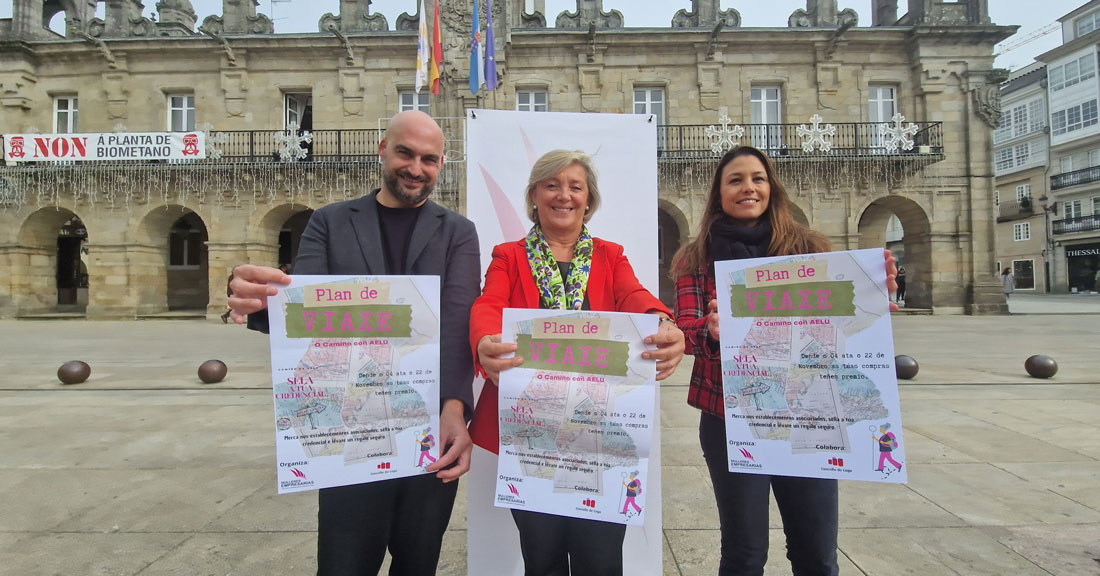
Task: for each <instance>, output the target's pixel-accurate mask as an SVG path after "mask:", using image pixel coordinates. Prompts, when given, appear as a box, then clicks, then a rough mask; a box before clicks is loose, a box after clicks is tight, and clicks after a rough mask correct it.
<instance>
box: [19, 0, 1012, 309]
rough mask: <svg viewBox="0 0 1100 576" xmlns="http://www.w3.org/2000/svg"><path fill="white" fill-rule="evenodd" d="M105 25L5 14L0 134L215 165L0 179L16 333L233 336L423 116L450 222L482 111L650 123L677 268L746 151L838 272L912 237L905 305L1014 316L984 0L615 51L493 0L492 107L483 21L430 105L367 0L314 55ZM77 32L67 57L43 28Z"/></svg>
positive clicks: (51, 170) (149, 24)
mask: <svg viewBox="0 0 1100 576" xmlns="http://www.w3.org/2000/svg"><path fill="white" fill-rule="evenodd" d="M106 4H107V10H106V18H105V19H104V20H100V19H97V18H95V17H94V14H95V1H94V0H49V1H45V2H44V1H42V0H16V1H15V5H14V15H13V18H12V19H11V20H7V21H0V127H3V130H4V131H5V132H8V133H34V132H42V133H58V132H99V133H106V132H113V131H119V132H148V131H164V130H183V131H189V130H203V131H206V132H207V135H208V138H207V147H208V152H209V157H208V158H207V159H206V160H205V161H202V162H187V163H146V164H136V163H126V162H117V163H110V162H108V163H97V164H95V165H89V164H86V163H78V164H65V163H50V164H47V163H38V164H33V163H28V164H21V165H8V166H4V167H0V204H2V206H0V272H2V273H0V317H12V316H31V315H37V314H44V313H50V312H54V311H58V310H63V311H64V310H69V311H74V312H75V313H78V314H86V316H87V317H88V318H133V317H140V316H144V315H156V314H162V313H165V312H166V311H170V310H180V309H186V310H194V309H196V308H197V309H199V310H201V311H202V313H204V314H205V315H207V316H209V317H215V316H217V315H219V314H220V313H221V312H222V311H223V310H224V309H225V302H226V296H225V286H224V284H225V279H226V276H227V274H228V272H229V270H230V268H231V267H232V266H233V265H234V264H237V263H241V262H255V263H263V264H271V265H274V264H276V263H278V262H285V261H289V260H290V259H291V258H292V256H293V253H294V248H295V244H296V242H297V237H298V235H299V234H300V232H301V229H302V227H303V226H304V223H305V221H306V220H307V219H308V214H309V213H310V211H311V210H312V209H315V208H317V207H319V206H321V205H324V204H326V203H329V202H333V201H337V200H341V199H344V198H348V197H354V196H359V195H361V194H362V193H364V192H366V191H367V190H369V189H370V188H371V187H373V186H374V185H375V184H376V183H377V181H378V176H379V174H378V164H377V156H376V154H377V146H378V141H379V138H380V135H381V131H382V130H383V129H384V127H385V122H386V119H387V118H389V117H390V116H391V115H393V114H394V113H396V112H398V111H399V110H402V109H408V108H420V109H425V110H428V111H430V113H431V114H432V115H433V116H435V117H437V118H439V119H440V123H441V125H442V126H443V127H444V130H445V133H446V134H447V138H448V142H447V154H448V160H449V162H448V165H447V167H446V168H445V169H444V171H443V173H444V176H443V177H442V181H441V185H440V187H439V192H438V197H439V199H441V200H442V201H443V203H445V204H448V205H450V206H451V207H453V208H456V209H459V210H461V209H462V207H463V203H464V180H465V173H464V164H463V147H462V143H463V135H464V130H463V129H464V124H463V121H462V120H461V119H462V118H464V117H465V111H466V110H467V109H470V108H501V109H520V110H530V111H542V110H550V111H568V112H604V113H644V114H650V115H651V116H653V118H654V120H655V121H656V122H658V124H659V126H660V127H659V130H658V138H659V141H658V149H659V152H658V158H657V159H656V161H657V162H658V173H659V193H660V197H659V207H660V208H659V209H660V213H659V222H660V224H661V227H660V231H659V233H660V236H661V242H660V245H661V254H660V260H661V262H662V266H667V262H668V260H669V257H670V256H671V254H672V253H673V252H674V251H675V249H676V248H677V247H678V246H679V245H680V244H681V243H682V242H683V241H684V240H685V239H687V238H689V237H691V236H692V235H694V234H696V233H697V232H698V229H697V228H698V222H699V219H700V217H701V214H702V210H703V204H702V201H703V198H704V197H705V194H706V188H707V187H708V186H709V179H710V175H711V172H712V170H713V163H714V152H713V151H712V146H717V147H718V148H719V150H720V149H721V148H722V147H726V146H729V145H730V144H753V145H757V146H759V147H762V148H764V149H765V150H766V151H768V152H769V153H770V154H771V155H772V156H773V157H774V158H775V159H776V162H777V165H778V167H779V170H780V173H781V175H782V177H783V178H784V180H785V182H786V184H787V188H788V190H789V192H790V194H791V196H792V199H793V200H794V203H795V205H796V208H797V216H798V217H799V218H800V219H802V220H803V221H805V222H807V223H808V224H810V225H811V226H812V227H813V228H815V229H817V230H819V231H821V232H823V233H825V234H827V235H828V236H829V237H830V238H831V239H832V240H833V242H834V244H835V245H836V247H837V248H838V249H854V248H864V247H879V246H883V245H884V244H885V242H886V225H887V222H888V221H889V220H890V219H891V217H893V216H896V217H897V218H898V220H899V221H900V222H901V224H902V227H903V229H904V238H903V243H904V248H905V250H904V252H905V266H906V268H907V270H908V272H909V288H908V292H909V295H908V299H907V304H908V305H909V306H913V307H920V308H928V309H932V310H934V311H936V312H937V313H964V312H965V313H985V312H999V311H1003V310H1004V301H1003V298H1002V297H1001V296H1000V294H999V285H998V284H997V283H996V280H995V278H994V273H995V264H994V259H993V251H992V249H991V246H992V243H993V233H994V228H993V226H994V224H993V218H992V214H993V207H992V195H993V178H992V162H993V160H992V147H991V137H992V130H993V126H994V125H995V124H996V122H997V120H998V119H999V117H1000V110H999V100H998V98H997V95H998V92H997V86H998V83H999V80H1000V79H999V78H997V76H996V74H995V72H994V71H993V69H992V63H993V54H992V51H993V46H994V45H995V44H996V43H998V42H1000V41H1002V40H1004V39H1005V38H1007V37H1008V36H1010V35H1011V34H1012V33H1013V32H1014V31H1015V28H1014V27H1010V26H998V25H995V24H993V23H991V22H990V21H989V17H988V9H987V5H986V0H959V1H957V2H944V1H942V0H909V2H908V11H907V12H906V13H905V14H901V15H900V16H899V8H898V1H897V0H876V1H875V3H874V10H873V14H871V25H870V26H860V25H859V15H858V14H856V13H855V12H853V11H852V10H840V9H839V8H838V6H837V2H836V0H808V1H807V3H806V8H805V9H799V10H797V11H795V12H794V13H793V14H792V15H791V17H790V21H789V26H788V27H786V28H753V27H751V23H750V22H741V17H740V15H739V14H738V13H737V12H736V10H734V9H726V10H721V9H720V6H719V1H718V0H693V1H692V8H691V10H686V9H684V10H680V11H678V12H676V13H675V14H669V21H670V26H669V28H667V29H664V30H655V29H652V28H644V29H642V28H629V27H625V26H624V25H623V24H624V18H623V15H622V14H620V13H618V12H617V11H610V12H609V11H606V10H604V9H603V6H602V2H601V0H578V1H577V6H576V10H575V11H570V12H563V13H562V14H560V15H557V17H556V18H555V20H554V22H555V27H552V28H551V27H547V20H548V17H549V16H548V15H546V14H545V13H544V9H543V6H544V3H543V2H541V1H538V0H536V2H535V11H534V13H527V12H525V11H524V6H525V2H524V1H523V0H499V1H498V2H495V3H494V5H493V11H494V12H493V21H494V24H495V25H496V30H495V32H496V53H497V62H498V63H497V70H498V79H499V80H500V86H499V88H498V89H497V90H494V91H492V92H484V91H482V92H480V93H479V94H477V95H474V94H472V93H471V92H470V91H469V89H468V88H467V77H466V76H467V70H466V68H467V62H468V60H469V47H468V46H469V37H470V29H471V21H470V14H471V12H472V0H440V2H439V5H440V11H441V21H442V35H443V39H444V40H443V42H444V52H445V56H444V66H443V74H444V82H443V88H442V91H441V95H440V96H439V97H434V96H429V95H428V94H427V93H426V92H421V93H420V94H416V93H414V92H413V86H414V65H415V58H416V49H415V46H416V32H415V30H416V22H417V15H415V14H413V15H410V14H404V15H402V16H401V17H399V18H398V19H397V22H396V23H395V24H394V25H393V26H391V25H390V23H389V22H387V21H386V19H385V18H384V17H382V16H381V15H378V14H371V13H370V2H369V0H341V2H340V6H339V8H340V12H339V14H335V15H333V14H327V15H325V17H323V18H321V20H320V22H319V23H318V29H319V31H318V32H317V33H313V34H275V33H274V29H273V26H272V24H271V20H270V19H269V18H267V17H266V16H264V15H262V14H258V13H257V12H256V8H255V5H254V3H253V2H250V1H248V0H224V2H223V13H222V14H221V15H219V16H209V17H206V18H205V19H203V22H202V25H201V26H199V27H198V28H196V27H195V25H196V23H197V22H198V17H197V15H196V14H195V13H194V10H193V9H192V7H191V5H190V2H188V1H187V0H162V1H160V2H158V3H157V4H156V8H157V10H158V12H159V15H160V16H159V18H158V19H157V21H156V22H153V21H152V20H151V19H148V18H145V17H143V16H141V14H142V11H141V8H142V4H141V2H140V1H138V0H111V1H108V2H106ZM416 4H417V3H416V2H413V1H412V0H410V2H409V5H410V8H414V7H415V5H416ZM429 4H430V3H429ZM61 10H63V11H64V12H65V14H66V24H67V26H66V31H65V34H64V35H59V34H56V33H54V32H51V31H50V30H48V29H47V28H46V27H45V24H44V23H47V22H49V21H50V18H51V17H52V16H54V15H55V14H57V13H58V11H61ZM483 18H484V15H483ZM483 26H484V24H483ZM895 115H896V116H895ZM815 116H817V118H814V117H815ZM708 129H709V133H708ZM306 131H309V132H310V136H311V141H310V142H305V141H304V139H303V138H304V136H305V132H306ZM299 156H300V157H301V159H300V160H299V159H298V157H299ZM666 284H667V282H666ZM662 295H663V296H664V297H666V298H668V297H669V296H670V293H669V292H668V289H667V286H663V287H662Z"/></svg>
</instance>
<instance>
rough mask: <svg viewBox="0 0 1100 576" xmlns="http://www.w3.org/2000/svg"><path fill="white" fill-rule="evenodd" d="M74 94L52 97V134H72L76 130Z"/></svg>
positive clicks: (75, 100) (75, 101)
mask: <svg viewBox="0 0 1100 576" xmlns="http://www.w3.org/2000/svg"><path fill="white" fill-rule="evenodd" d="M76 108H77V97H76V96H58V97H56V98H54V99H53V131H54V134H73V133H75V132H76V131H77V121H76Z"/></svg>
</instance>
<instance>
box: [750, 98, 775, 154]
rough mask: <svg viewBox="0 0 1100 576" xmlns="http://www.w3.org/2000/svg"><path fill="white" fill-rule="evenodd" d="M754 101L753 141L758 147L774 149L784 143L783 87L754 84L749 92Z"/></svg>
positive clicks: (751, 99) (751, 128) (752, 101)
mask: <svg viewBox="0 0 1100 576" xmlns="http://www.w3.org/2000/svg"><path fill="white" fill-rule="evenodd" d="M749 100H750V101H751V103H752V118H751V120H752V124H753V126H751V127H750V130H751V132H752V134H751V136H752V143H753V146H756V147H757V148H764V149H774V148H779V147H780V146H782V145H783V138H782V135H781V134H780V128H781V127H780V126H778V124H780V123H782V122H783V88H782V87H781V86H753V87H752V90H751V92H750V94H749Z"/></svg>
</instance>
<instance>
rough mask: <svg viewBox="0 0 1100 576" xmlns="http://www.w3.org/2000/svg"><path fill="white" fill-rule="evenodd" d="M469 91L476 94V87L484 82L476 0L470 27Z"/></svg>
mask: <svg viewBox="0 0 1100 576" xmlns="http://www.w3.org/2000/svg"><path fill="white" fill-rule="evenodd" d="M470 34H471V38H470V92H473V93H474V94H477V90H478V88H479V87H480V86H481V85H482V84H484V83H485V81H484V79H485V59H484V58H483V56H482V55H483V53H482V51H481V17H480V16H479V15H478V12H477V0H474V25H473V26H472V27H471V28H470Z"/></svg>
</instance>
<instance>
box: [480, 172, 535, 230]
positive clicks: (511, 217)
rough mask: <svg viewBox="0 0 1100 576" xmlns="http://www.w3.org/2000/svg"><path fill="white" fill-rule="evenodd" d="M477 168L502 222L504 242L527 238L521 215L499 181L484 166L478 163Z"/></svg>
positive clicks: (501, 228)
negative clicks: (517, 212)
mask: <svg viewBox="0 0 1100 576" xmlns="http://www.w3.org/2000/svg"><path fill="white" fill-rule="evenodd" d="M477 166H478V168H481V175H482V176H483V177H484V178H485V187H486V188H488V190H489V200H491V201H492V203H493V210H494V211H496V213H497V220H498V221H499V222H500V231H501V233H502V234H504V240H505V241H508V240H519V239H520V238H523V237H524V236H526V235H527V230H526V229H525V228H524V226H523V223H522V222H520V219H519V214H516V209H515V208H514V207H512V203H511V202H509V201H508V196H507V195H505V194H504V190H502V189H501V188H500V185H499V184H497V181H496V180H494V179H493V176H492V175H491V174H489V171H488V170H486V169H485V166H484V165H482V164H480V163H478V165H477Z"/></svg>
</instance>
